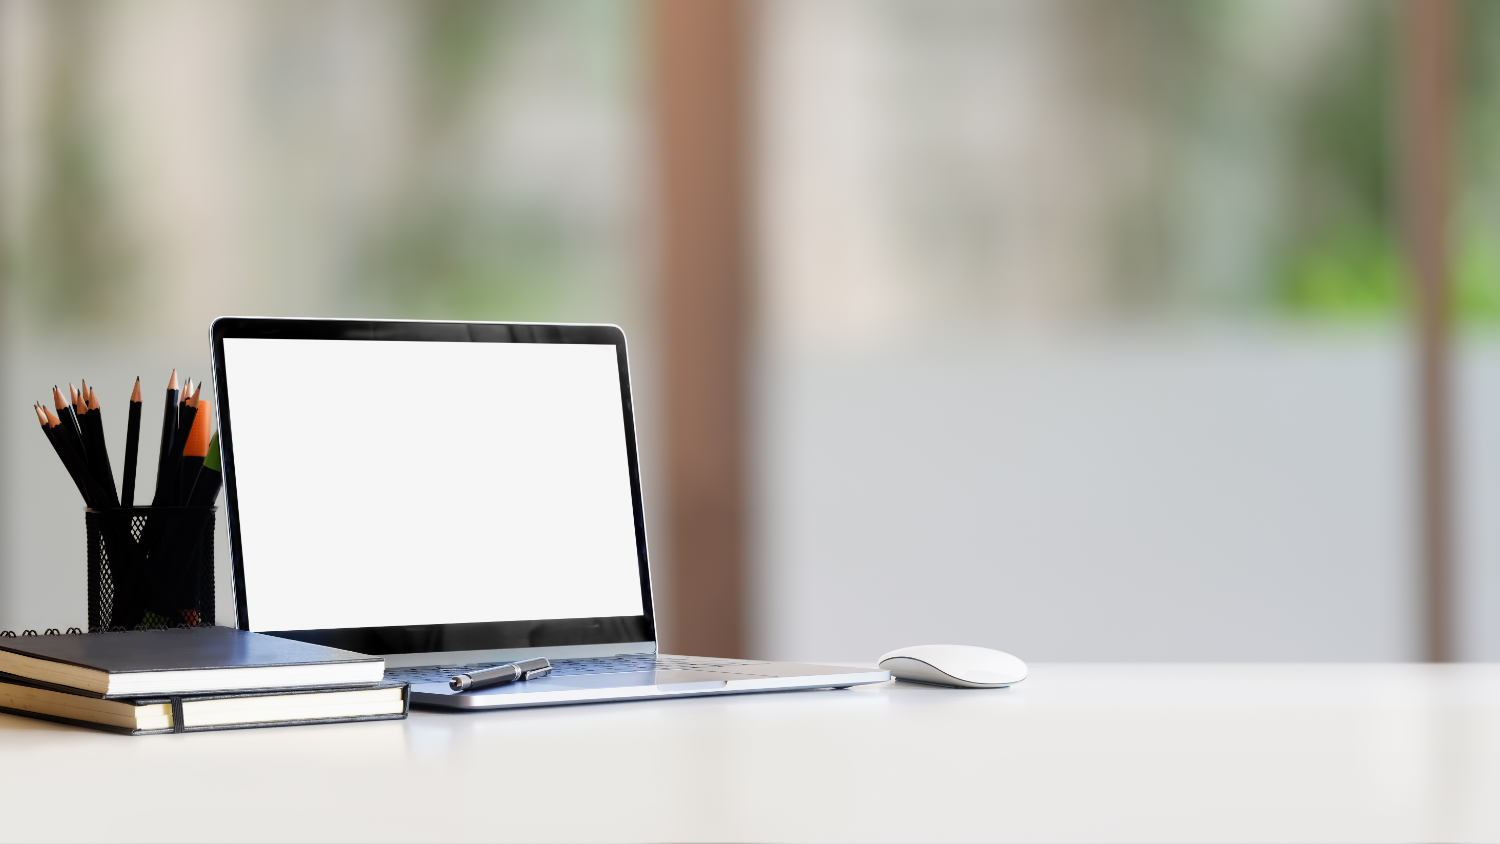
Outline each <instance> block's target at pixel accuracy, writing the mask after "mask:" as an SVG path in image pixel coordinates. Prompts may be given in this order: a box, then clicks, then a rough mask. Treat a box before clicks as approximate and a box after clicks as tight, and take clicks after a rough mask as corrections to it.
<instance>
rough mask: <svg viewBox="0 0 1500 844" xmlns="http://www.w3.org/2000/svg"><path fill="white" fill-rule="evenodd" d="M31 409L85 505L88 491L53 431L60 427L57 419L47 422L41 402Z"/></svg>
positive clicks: (56, 432)
mask: <svg viewBox="0 0 1500 844" xmlns="http://www.w3.org/2000/svg"><path fill="white" fill-rule="evenodd" d="M32 409H33V410H35V411H36V418H37V421H38V422H40V423H42V433H43V434H45V435H46V437H47V442H48V443H50V444H51V445H52V450H53V451H55V452H57V459H58V460H61V461H62V464H63V468H64V469H66V470H68V477H69V478H72V479H73V485H74V486H76V487H78V494H79V495H81V496H83V501H84V503H85V504H87V503H88V500H89V493H88V489H87V488H86V487H85V486H84V485H83V479H82V478H80V477H79V476H78V469H77V467H76V466H74V465H73V460H72V458H71V456H70V455H69V454H67V452H65V451H64V449H63V444H62V441H61V440H60V439H59V434H60V432H59V431H57V430H55V429H57V428H58V427H60V423H58V422H56V421H55V420H56V418H57V417H52V419H51V420H49V419H48V418H47V410H46V408H44V407H42V403H41V402H37V403H36V405H35V406H34V407H33V408H32Z"/></svg>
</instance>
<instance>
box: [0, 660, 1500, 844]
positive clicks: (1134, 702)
mask: <svg viewBox="0 0 1500 844" xmlns="http://www.w3.org/2000/svg"><path fill="white" fill-rule="evenodd" d="M0 812H3V816H0V838H3V839H4V840H26V841H44V840H129V841H204V840H234V841H244V840H278V839H286V840H295V841H420V840H433V841H489V840H527V841H591V840H600V841H605V840H608V841H705V842H710V841H793V840H796V841H825V840H826V841H1007V840H1014V841H1098V842H1107V841H1163V842H1165V841H1197V842H1211V841H1262V842H1276V841H1299V842H1316V841H1338V842H1359V841H1452V842H1466V841H1486V842H1494V841H1500V666H1417V665H1362V666H1361V665H1355V666H1350V665H1343V666H1325V665H1296V666H1254V665H1246V666H1228V665H1204V666H1193V665H1094V666H1088V665H1038V666H1034V667H1033V674H1032V677H1031V679H1029V680H1027V681H1026V682H1025V683H1023V684H1021V685H1020V686H1017V687H1015V688H1013V689H1010V690H995V691H956V690H943V689H933V688H927V687H922V686H914V685H909V684H904V683H892V684H883V685H880V686H872V687H864V688H860V689H851V690H848V691H842V692H831V691H829V692H794V693H784V694H774V695H745V696H739V697H714V698H700V699H696V700H667V701H652V702H641V703H621V704H604V705H593V706H571V707H556V708H550V709H533V710H521V711H513V712H493V713H476V714H437V713H430V712H420V711H419V712H414V713H413V714H412V716H411V718H410V719H408V720H406V721H400V722H387V723H371V724H349V725H329V726H323V727H295V728H287V729H267V730H242V731H235V732H222V733H202V734H189V735H180V736H179V735H165V736H146V737H139V738H130V737H123V736H115V735H111V734H106V733H100V732H94V731H90V730H85V729H78V728H72V727H66V726H61V725H54V724H49V723H46V722H43V721H35V720H30V719H26V718H20V717H12V716H3V715H0Z"/></svg>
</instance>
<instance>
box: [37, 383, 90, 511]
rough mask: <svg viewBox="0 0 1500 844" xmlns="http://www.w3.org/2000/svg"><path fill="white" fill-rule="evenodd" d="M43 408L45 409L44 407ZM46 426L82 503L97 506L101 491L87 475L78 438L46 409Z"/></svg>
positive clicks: (86, 465) (66, 425)
mask: <svg viewBox="0 0 1500 844" xmlns="http://www.w3.org/2000/svg"><path fill="white" fill-rule="evenodd" d="M43 410H46V408H45V407H44V408H43ZM47 426H48V428H49V430H50V433H51V435H52V437H53V448H54V449H55V450H56V451H57V456H58V458H59V459H61V460H62V462H63V467H64V468H66V469H67V470H68V474H69V475H72V476H73V483H75V484H77V485H78V492H79V493H80V494H82V495H83V503H84V504H86V505H87V506H89V507H97V506H98V505H99V502H100V500H101V499H102V492H101V491H100V489H99V486H98V484H96V483H95V482H94V479H93V477H92V476H91V475H89V468H88V462H87V461H86V460H85V459H84V455H83V447H82V444H81V443H79V442H78V438H77V437H74V436H73V435H72V434H71V433H70V432H69V431H68V424H67V423H66V422H63V421H61V420H60V419H59V418H58V417H57V416H56V415H54V414H53V413H52V411H50V410H48V411H47Z"/></svg>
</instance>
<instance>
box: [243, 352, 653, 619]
mask: <svg viewBox="0 0 1500 844" xmlns="http://www.w3.org/2000/svg"><path fill="white" fill-rule="evenodd" d="M224 365H225V381H226V384H227V387H228V391H229V395H228V398H229V406H230V408H229V409H230V434H231V437H232V441H233V442H232V444H233V449H234V468H235V485H236V490H237V493H238V496H237V501H238V505H239V530H240V539H241V547H242V552H243V556H244V572H245V589H246V593H247V598H248V602H249V606H248V609H249V621H250V624H251V627H252V629H254V630H309V629H325V628H341V627H386V626H392V625H408V624H456V623H463V622H475V621H520V620H540V619H550V618H593V617H600V616H637V615H641V614H642V604H641V583H640V573H639V566H638V563H637V558H636V545H635V520H634V510H633V505H632V501H631V495H630V468H629V461H628V458H627V455H626V450H625V431H624V424H623V408H622V406H621V402H620V381H619V377H620V376H619V370H618V366H617V364H616V358H615V348H614V347H613V346H603V345H573V344H531V343H431V342H400V341H344V340H280V339H271V340H267V339H236V338H226V339H225V340H224ZM313 396H317V398H316V399H315V400H314V399H313V398H312V397H313Z"/></svg>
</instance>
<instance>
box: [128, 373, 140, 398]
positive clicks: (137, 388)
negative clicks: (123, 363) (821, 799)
mask: <svg viewBox="0 0 1500 844" xmlns="http://www.w3.org/2000/svg"><path fill="white" fill-rule="evenodd" d="M130 400H131V401H140V400H141V376H139V375H137V376H135V389H134V390H131V391H130Z"/></svg>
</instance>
